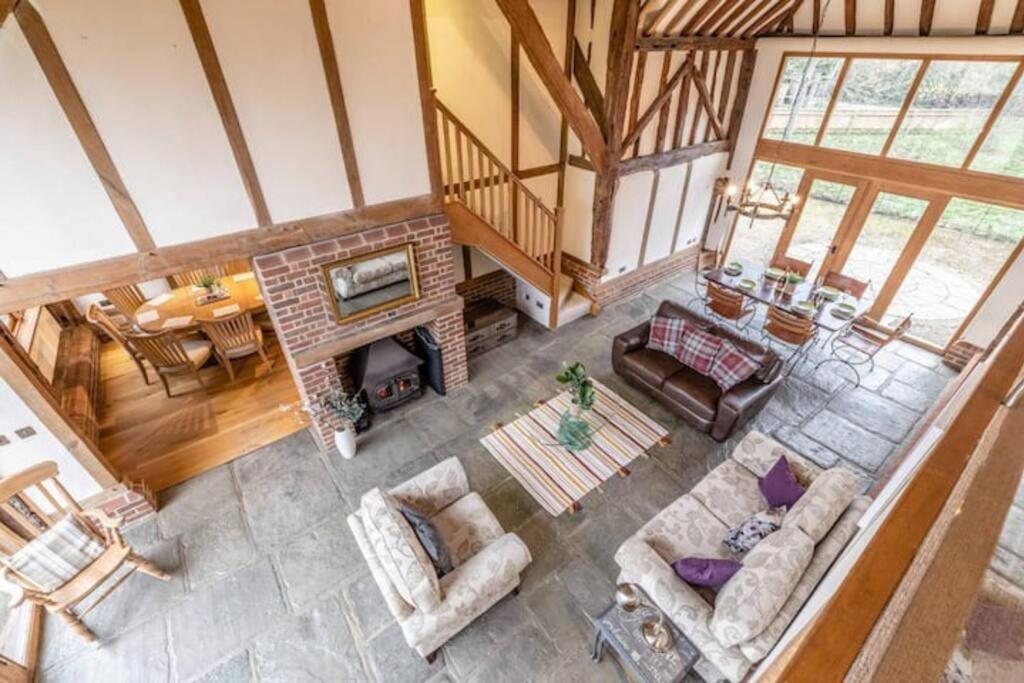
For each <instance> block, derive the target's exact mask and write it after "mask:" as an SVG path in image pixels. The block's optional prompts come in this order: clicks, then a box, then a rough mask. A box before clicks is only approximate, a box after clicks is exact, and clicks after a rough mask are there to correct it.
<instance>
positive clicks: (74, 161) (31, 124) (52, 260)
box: [0, 19, 135, 277]
mask: <svg viewBox="0 0 1024 683" xmlns="http://www.w3.org/2000/svg"><path fill="white" fill-rule="evenodd" d="M56 194H59V198H60V200H59V201H55V198H56V197H55V195H56ZM134 251H135V246H134V245H133V244H132V241H131V239H129V237H128V233H127V232H126V231H125V229H124V225H123V224H122V223H121V220H120V219H119V218H118V216H117V214H116V213H115V212H114V208H113V206H112V204H111V203H110V198H109V197H108V196H107V194H106V192H105V191H104V190H103V186H102V185H101V184H100V181H99V178H98V177H97V175H96V172H95V171H94V170H93V168H92V166H91V165H90V163H89V161H88V159H87V158H86V156H85V153H84V152H83V151H82V146H81V144H79V142H78V138H77V137H75V134H74V132H73V131H72V130H71V125H70V124H69V123H68V121H67V118H66V117H65V116H64V112H63V110H62V109H61V108H60V105H59V104H58V103H57V99H56V97H54V95H53V91H52V90H51V89H50V86H49V84H48V83H47V82H46V78H45V77H44V76H43V73H42V71H41V70H40V69H39V65H38V63H37V62H36V59H35V56H34V55H33V54H32V52H31V50H30V48H29V46H28V43H27V42H25V37H24V36H23V35H22V33H21V29H20V28H19V27H18V24H17V22H16V21H14V20H13V19H11V20H8V21H6V22H4V25H3V28H0V270H2V271H3V272H4V273H5V274H6V275H7V276H8V277H17V276H19V275H25V274H27V273H34V272H38V271H43V270H50V269H52V268H60V267H62V266H67V265H71V264H74V263H79V262H81V261H92V260H96V259H102V258H108V257H112V256H119V255H121V254H130V253H133V252H134Z"/></svg>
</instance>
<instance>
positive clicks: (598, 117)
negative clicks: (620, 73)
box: [572, 38, 608, 139]
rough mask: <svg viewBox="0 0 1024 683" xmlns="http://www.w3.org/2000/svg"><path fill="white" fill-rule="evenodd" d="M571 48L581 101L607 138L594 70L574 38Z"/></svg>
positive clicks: (601, 96) (602, 100) (599, 89)
mask: <svg viewBox="0 0 1024 683" xmlns="http://www.w3.org/2000/svg"><path fill="white" fill-rule="evenodd" d="M572 48H573V53H572V72H573V75H575V76H576V83H577V84H578V85H579V86H580V91H581V92H582V93H583V102H584V104H586V105H587V109H589V110H590V113H591V115H593V117H594V120H595V121H597V126H598V128H600V129H601V133H602V134H603V135H604V136H605V138H606V139H607V137H608V122H607V120H606V119H605V111H604V95H602V94H601V88H600V87H598V85H597V80H595V79H594V72H593V71H591V70H590V64H588V63H587V56H586V55H585V54H583V48H582V47H580V43H579V41H578V40H576V39H575V38H573V41H572Z"/></svg>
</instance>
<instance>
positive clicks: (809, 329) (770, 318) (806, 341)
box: [761, 306, 818, 374]
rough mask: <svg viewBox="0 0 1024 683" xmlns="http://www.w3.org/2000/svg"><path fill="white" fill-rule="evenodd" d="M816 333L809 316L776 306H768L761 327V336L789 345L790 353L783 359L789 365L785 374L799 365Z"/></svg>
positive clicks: (816, 329) (815, 327)
mask: <svg viewBox="0 0 1024 683" xmlns="http://www.w3.org/2000/svg"><path fill="white" fill-rule="evenodd" d="M817 334H818V328H817V326H816V325H815V324H814V320H812V319H811V318H805V317H804V316H801V315H796V314H794V313H789V312H788V311H784V310H782V309H781V308H779V307H778V306H769V307H768V313H767V315H766V316H765V321H764V327H762V328H761V336H762V337H763V338H765V339H768V340H774V341H776V342H779V343H781V344H783V345H784V346H787V347H791V348H792V353H790V354H789V355H788V356H787V357H786V358H785V359H784V361H783V363H784V364H786V365H789V370H788V371H787V374H791V373H792V372H793V369H794V368H795V367H796V366H797V365H799V364H800V363H801V362H802V361H803V359H804V356H805V354H806V353H807V350H808V349H809V348H810V346H811V342H813V341H814V339H815V337H816V336H817Z"/></svg>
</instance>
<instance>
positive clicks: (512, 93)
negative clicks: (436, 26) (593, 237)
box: [508, 36, 521, 223]
mask: <svg viewBox="0 0 1024 683" xmlns="http://www.w3.org/2000/svg"><path fill="white" fill-rule="evenodd" d="M509 42H510V45H511V50H510V51H511V53H512V54H511V55H510V58H509V74H508V80H509V104H510V105H511V107H512V111H511V112H510V121H511V126H509V127H510V128H511V132H512V140H511V141H510V143H511V144H510V145H509V149H510V150H511V154H510V157H511V158H510V159H509V161H511V164H510V165H511V167H512V171H513V173H516V174H518V173H519V53H520V51H521V50H520V49H519V41H518V40H516V38H515V36H512V40H511V41H509ZM513 191H514V189H513ZM517 208H518V202H516V201H513V203H512V211H513V213H515V211H516V210H517ZM514 222H515V221H514V220H513V223H514Z"/></svg>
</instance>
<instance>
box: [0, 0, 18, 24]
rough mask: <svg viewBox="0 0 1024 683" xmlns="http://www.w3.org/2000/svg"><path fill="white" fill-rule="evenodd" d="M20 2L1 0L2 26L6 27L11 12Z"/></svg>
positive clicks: (0, 15)
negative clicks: (5, 23)
mask: <svg viewBox="0 0 1024 683" xmlns="http://www.w3.org/2000/svg"><path fill="white" fill-rule="evenodd" d="M17 1H18V0H0V26H3V25H4V22H5V21H6V20H7V17H8V15H9V14H10V13H11V10H13V9H14V4H15V3H16V2H17Z"/></svg>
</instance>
